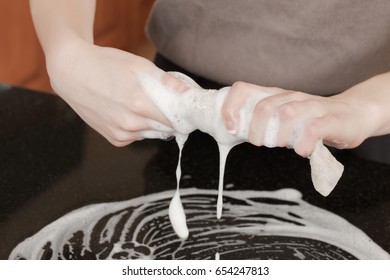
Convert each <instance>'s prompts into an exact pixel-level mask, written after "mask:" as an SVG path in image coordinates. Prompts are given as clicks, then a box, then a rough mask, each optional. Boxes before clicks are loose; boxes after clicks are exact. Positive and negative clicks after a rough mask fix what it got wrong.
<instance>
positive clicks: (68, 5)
mask: <svg viewBox="0 0 390 280" xmlns="http://www.w3.org/2000/svg"><path fill="white" fill-rule="evenodd" d="M95 6H96V1H95V0H82V1H80V0H50V1H47V0H30V9H31V15H32V18H33V22H34V26H35V29H36V31H37V34H38V37H39V40H40V42H41V45H42V47H43V50H44V52H45V55H46V57H48V56H51V55H52V54H53V53H56V52H57V51H58V50H60V49H61V47H63V46H66V45H67V44H70V43H72V42H74V41H80V40H84V41H87V42H90V43H93V22H94V16H95Z"/></svg>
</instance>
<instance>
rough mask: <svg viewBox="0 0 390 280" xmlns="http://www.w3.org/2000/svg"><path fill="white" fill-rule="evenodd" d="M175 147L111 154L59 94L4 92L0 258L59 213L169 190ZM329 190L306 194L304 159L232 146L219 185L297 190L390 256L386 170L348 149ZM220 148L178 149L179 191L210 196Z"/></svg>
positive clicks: (199, 136) (191, 143) (155, 145)
mask: <svg viewBox="0 0 390 280" xmlns="http://www.w3.org/2000/svg"><path fill="white" fill-rule="evenodd" d="M177 156H178V148H177V146H176V143H175V141H168V142H164V141H160V140H144V141H140V142H136V143H133V144H131V145H130V146H128V147H124V148H116V147H113V146H112V145H111V144H109V143H108V142H107V141H106V140H105V139H104V138H103V137H101V136H100V135H99V134H97V133H96V132H95V131H93V130H92V129H91V128H89V127H88V126H87V125H85V124H84V123H83V121H82V120H80V118H79V117H78V116H77V115H76V114H75V113H74V112H73V110H71V109H70V108H69V107H68V105H66V104H65V103H64V102H63V101H62V100H61V99H60V98H59V97H57V96H53V95H48V94H43V93H38V92H32V91H29V90H25V89H20V88H14V87H6V86H2V87H1V91H0V240H1V244H2V245H1V246H0V259H6V258H8V256H9V254H10V252H11V251H12V249H13V248H14V247H15V246H16V245H17V244H18V243H19V242H21V241H22V240H24V239H25V238H27V237H29V236H31V235H32V234H34V233H36V232H37V231H39V230H40V229H41V228H43V227H44V226H46V225H47V224H49V223H51V222H52V221H54V220H56V219H58V218H60V217H61V216H63V215H64V214H66V213H68V212H70V211H72V210H74V209H77V208H79V207H82V206H85V205H89V204H92V203H100V202H112V201H120V200H127V199H130V198H134V197H138V196H141V195H144V194H149V193H155V192H159V191H163V190H168V189H169V190H174V188H175V186H176V183H175V168H176V163H177ZM335 156H336V157H337V158H338V160H339V161H340V162H342V163H343V164H344V166H345V171H344V175H343V177H342V178H341V180H340V182H339V184H338V186H337V187H336V189H335V190H334V192H333V193H331V195H330V196H329V197H327V198H324V197H322V196H321V195H320V194H318V193H317V192H316V191H315V190H314V189H313V187H312V183H311V179H310V167H309V162H308V160H307V159H303V158H300V157H299V156H297V155H296V154H295V153H294V152H293V151H291V150H287V149H280V148H274V149H267V148H257V147H254V146H252V145H250V144H242V145H239V146H237V147H235V148H234V149H233V150H232V151H231V153H230V154H229V157H228V161H227V166H226V174H225V185H226V184H229V186H231V189H233V190H247V189H256V190H277V189H281V188H295V189H298V190H299V191H300V192H301V193H302V194H303V199H304V200H305V201H307V202H309V203H311V204H313V205H316V206H319V207H321V208H324V209H327V210H329V211H331V212H333V213H335V214H337V215H339V216H341V217H343V218H345V219H346V220H347V221H349V222H350V223H351V224H353V225H355V226H356V227H358V228H360V229H361V230H362V231H364V232H365V233H366V234H367V235H368V236H369V237H370V238H371V239H372V240H373V241H374V242H376V243H377V244H378V245H379V246H381V247H382V248H383V249H384V250H386V251H387V252H390V215H389V213H390V166H389V165H386V164H381V163H375V162H370V161H367V160H363V159H361V158H357V157H355V156H352V155H350V154H349V153H346V152H337V153H336V154H335ZM218 164H219V161H218V149H217V145H216V143H215V142H214V140H213V139H211V137H209V136H208V135H205V134H203V133H200V132H195V133H193V134H192V135H191V136H190V138H189V140H188V142H187V144H186V146H185V148H184V151H183V160H182V166H183V176H184V177H183V178H185V179H183V180H182V186H181V187H182V188H192V187H196V188H200V189H216V188H217V183H218Z"/></svg>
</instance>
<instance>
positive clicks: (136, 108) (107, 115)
mask: <svg viewBox="0 0 390 280" xmlns="http://www.w3.org/2000/svg"><path fill="white" fill-rule="evenodd" d="M53 53H54V52H53ZM53 53H52V54H51V55H50V56H48V58H47V66H48V72H49V75H50V80H51V84H52V87H53V89H54V90H55V92H56V93H57V94H58V95H60V96H61V97H62V98H63V99H64V100H65V101H66V102H67V103H68V104H69V105H70V106H71V107H72V108H73V109H74V110H75V111H76V112H77V113H78V115H80V117H81V118H82V119H83V120H84V121H85V122H86V123H88V124H89V125H90V126H91V127H92V128H94V129H95V130H96V131H98V132H99V133H100V134H102V135H103V136H104V137H105V138H106V139H107V140H108V141H109V142H110V143H112V144H113V145H115V146H118V147H120V146H125V145H128V144H130V143H132V142H133V141H136V140H141V139H143V138H144V135H145V134H146V133H147V132H150V131H153V130H160V131H164V132H166V135H167V137H168V136H169V135H170V134H171V132H172V131H173V130H172V129H171V125H170V122H169V121H168V119H167V118H166V117H165V116H164V115H163V114H162V113H161V112H160V111H159V110H158V109H157V108H156V106H155V105H154V104H153V103H152V102H151V100H150V99H149V98H148V97H147V96H146V95H145V94H144V92H143V90H142V88H141V86H140V85H139V83H138V81H137V76H136V74H137V73H146V74H150V75H152V76H154V77H156V78H157V79H159V80H161V81H162V83H163V84H164V85H165V86H167V87H169V88H170V89H172V90H174V91H176V92H182V91H184V90H185V89H186V86H185V85H184V83H183V82H182V81H180V80H179V79H177V78H175V77H174V76H173V75H171V74H168V73H166V72H164V71H162V70H160V69H159V68H157V67H156V66H155V65H154V64H153V63H151V62H150V61H148V60H146V59H144V58H141V57H138V56H135V55H132V54H130V53H127V52H124V51H121V50H118V49H113V48H104V47H98V46H95V45H93V44H90V43H87V42H85V41H81V40H80V41H77V42H71V43H69V44H68V45H66V46H65V47H63V48H61V49H60V50H59V51H57V52H56V53H55V54H53Z"/></svg>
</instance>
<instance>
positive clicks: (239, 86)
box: [232, 81, 247, 91]
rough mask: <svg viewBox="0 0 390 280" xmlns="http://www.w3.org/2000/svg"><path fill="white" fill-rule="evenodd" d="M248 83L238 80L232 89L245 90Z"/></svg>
mask: <svg viewBox="0 0 390 280" xmlns="http://www.w3.org/2000/svg"><path fill="white" fill-rule="evenodd" d="M246 85H247V84H246V83H245V82H242V81H237V82H234V83H233V85H232V90H233V91H240V90H243V89H245V88H246Z"/></svg>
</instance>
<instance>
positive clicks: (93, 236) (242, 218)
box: [9, 186, 390, 259]
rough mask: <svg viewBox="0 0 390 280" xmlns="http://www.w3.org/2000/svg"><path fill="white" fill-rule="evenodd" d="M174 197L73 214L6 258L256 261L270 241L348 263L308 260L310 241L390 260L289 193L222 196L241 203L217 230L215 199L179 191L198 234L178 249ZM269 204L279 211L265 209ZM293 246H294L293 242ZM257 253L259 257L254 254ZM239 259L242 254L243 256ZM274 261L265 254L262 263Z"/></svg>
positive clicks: (322, 250)
mask: <svg viewBox="0 0 390 280" xmlns="http://www.w3.org/2000/svg"><path fill="white" fill-rule="evenodd" d="M252 187H254V188H255V187H256V186H252ZM172 195H173V192H172V191H164V192H160V193H155V194H151V195H146V196H141V197H138V198H135V199H131V200H127V201H122V202H112V203H101V204H94V205H90V206H86V207H83V208H80V209H77V210H75V211H72V212H70V213H68V214H66V215H65V216H63V217H61V218H60V219H58V220H56V221H54V222H53V223H51V224H49V225H47V226H46V227H44V228H43V229H41V230H40V231H39V232H38V233H36V234H35V235H33V236H31V237H29V238H27V239H26V240H24V241H23V242H21V243H20V244H18V245H17V247H15V248H14V250H13V251H12V253H11V254H10V256H9V258H10V259H17V258H26V259H40V258H42V257H43V254H46V257H47V253H48V252H49V251H50V252H51V254H50V258H52V259H57V258H60V259H64V258H67V255H69V253H72V254H74V255H77V254H81V255H84V254H85V253H86V252H90V253H89V254H91V255H88V254H87V255H86V257H88V256H95V257H96V258H98V259H112V258H118V256H115V255H117V254H118V253H119V254H120V253H122V254H123V256H124V257H125V258H138V259H156V258H157V259H172V258H174V259H175V258H181V259H188V258H191V259H193V258H198V259H199V258H215V259H217V258H218V256H219V255H221V256H222V257H226V256H228V255H230V256H235V254H237V258H255V259H258V258H260V257H262V256H264V255H261V254H263V253H264V251H267V250H266V248H267V246H273V245H275V242H274V241H272V240H271V241H267V240H269V239H267V238H269V237H275V238H276V240H279V242H278V244H279V245H280V246H279V247H278V251H279V252H280V254H281V255H279V256H288V252H289V251H291V248H293V245H294V244H297V246H295V247H294V248H297V249H298V250H299V248H301V250H299V251H296V252H295V254H294V257H295V258H299V259H304V258H313V257H316V258H318V259H321V258H336V259H343V258H345V257H348V256H346V255H344V254H339V253H342V252H340V251H335V250H334V249H335V248H333V249H329V247H319V248H317V250H316V251H315V252H313V247H311V245H310V244H313V243H310V240H314V241H322V242H325V243H327V244H330V245H333V246H336V247H338V248H341V249H342V250H344V251H345V252H347V253H348V254H351V255H352V256H353V257H355V258H358V259H390V255H389V253H388V252H386V251H385V250H383V249H382V248H381V247H380V246H378V245H377V244H376V243H375V242H374V241H373V240H372V239H370V238H369V237H368V236H367V235H366V234H365V233H364V232H363V231H361V230H360V229H358V228H357V227H355V226H354V225H352V224H351V223H349V222H348V221H346V220H345V219H343V218H341V217H340V216H338V215H336V214H334V213H332V212H329V211H327V210H324V209H322V208H319V207H316V206H314V205H312V204H309V203H308V202H306V201H304V200H303V199H302V194H301V193H300V192H299V191H297V190H295V189H281V190H278V191H255V190H252V191H250V190H237V191H225V198H226V199H227V200H228V201H229V200H230V199H232V201H237V200H240V201H241V203H226V205H225V208H224V209H225V215H224V216H226V219H227V220H230V221H231V219H232V218H234V223H231V222H227V221H226V222H223V220H222V222H221V223H217V222H216V221H214V220H215V215H214V213H211V211H210V212H208V211H207V209H212V208H214V205H215V199H213V198H212V197H215V196H216V195H217V191H216V190H207V189H196V188H191V189H182V196H183V202H184V203H185V204H187V205H189V207H188V214H190V215H191V230H193V231H194V232H197V234H194V235H192V236H190V237H189V238H188V239H187V240H181V241H179V242H178V241H177V238H176V236H174V233H173V232H172V229H171V228H170V225H169V222H168V221H167V219H165V217H166V215H167V204H166V201H167V200H169V199H170V198H171V197H172ZM262 198H264V199H262ZM271 200H276V201H279V203H276V204H275V203H271V202H269V201H271ZM283 202H285V203H283ZM205 226H206V227H207V230H204V228H205ZM76 233H77V234H79V235H78V237H77V238H75V237H76ZM281 236H282V237H286V239H285V241H282V240H281V239H278V237H281ZM262 237H264V238H263V239H262ZM290 237H291V239H289V238H290ZM295 238H299V240H300V241H299V240H298V241H294V240H296V239H295ZM256 239H257V240H258V241H256ZM295 242H298V243H295ZM308 242H309V243H308ZM130 244H132V246H129V245H130ZM140 248H144V249H145V250H140ZM256 248H258V251H257V252H258V254H259V255H256V254H254V250H255V249H256ZM327 248H328V249H327ZM73 250H76V251H73ZM80 250H81V251H80ZM245 251H246V252H247V253H243V252H245ZM283 252H285V253H286V255H283ZM272 254H273V253H272V252H269V255H268V257H270V258H271V257H272V256H273V255H272ZM266 256H267V255H266Z"/></svg>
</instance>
